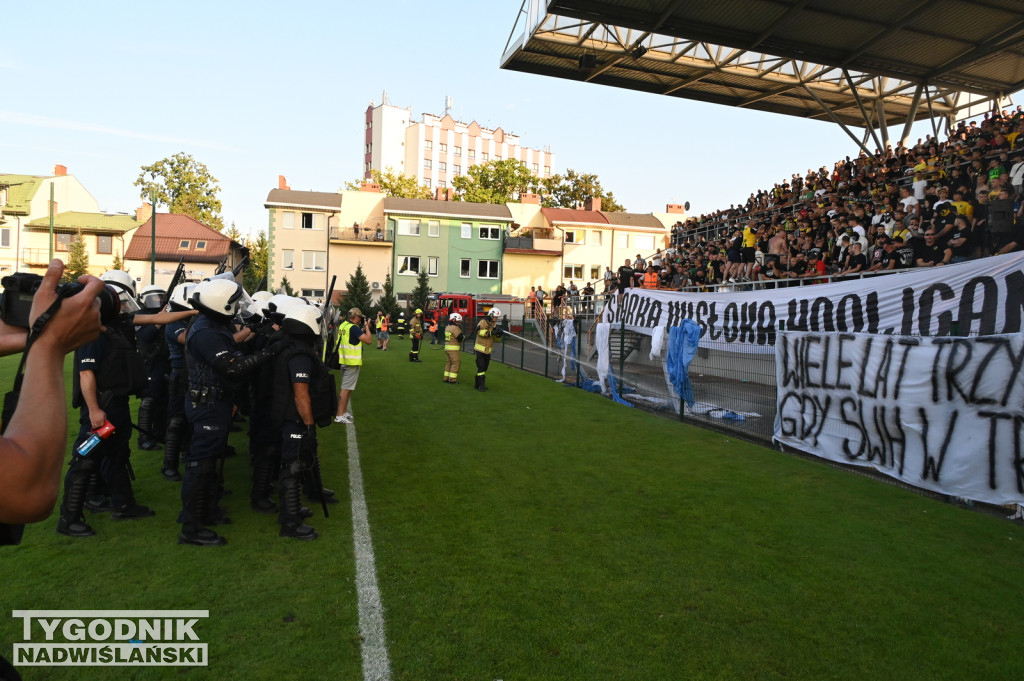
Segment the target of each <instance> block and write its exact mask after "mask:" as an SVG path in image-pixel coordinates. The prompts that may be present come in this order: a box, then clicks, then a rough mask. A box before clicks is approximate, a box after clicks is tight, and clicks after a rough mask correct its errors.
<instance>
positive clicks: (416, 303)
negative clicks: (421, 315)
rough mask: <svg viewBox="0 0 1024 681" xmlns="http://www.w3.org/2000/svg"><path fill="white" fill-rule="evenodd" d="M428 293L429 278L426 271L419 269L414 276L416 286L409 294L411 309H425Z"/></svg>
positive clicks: (428, 298) (429, 291)
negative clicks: (417, 273)
mask: <svg viewBox="0 0 1024 681" xmlns="http://www.w3.org/2000/svg"><path fill="white" fill-rule="evenodd" d="M430 294H431V290H430V279H429V278H428V277H427V271H426V270H420V273H419V275H418V276H417V277H416V288H414V289H413V290H412V294H410V296H409V304H410V305H411V306H412V309H414V310H425V309H427V301H428V300H430Z"/></svg>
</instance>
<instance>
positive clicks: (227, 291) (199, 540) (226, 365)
mask: <svg viewBox="0 0 1024 681" xmlns="http://www.w3.org/2000/svg"><path fill="white" fill-rule="evenodd" d="M242 296H243V290H242V287H241V286H239V285H238V284H237V283H236V282H235V281H233V280H229V279H211V280H209V281H204V282H202V283H200V284H198V285H197V286H196V288H195V291H194V292H193V293H192V297H191V303H192V306H193V307H194V308H196V309H197V310H198V311H199V315H198V316H197V317H196V319H195V321H194V322H193V323H192V324H191V326H189V329H188V332H187V335H186V339H185V366H186V369H187V371H188V394H187V395H186V397H185V417H186V418H187V419H188V422H189V424H190V425H191V427H192V442H191V445H190V447H189V450H188V452H187V453H186V456H185V460H186V464H185V480H184V482H183V483H182V486H181V503H182V514H181V521H182V527H181V533H180V534H179V535H178V543H179V544H195V545H198V546H221V545H223V544H225V543H227V542H226V540H225V539H224V538H223V537H221V536H220V535H219V534H217V533H216V532H215V531H213V530H211V529H209V528H208V527H206V525H208V524H210V523H211V521H214V520H218V519H216V518H214V516H213V509H214V507H215V504H216V501H217V495H218V492H219V480H218V477H217V469H216V466H217V460H218V458H220V457H221V456H223V454H224V450H225V447H227V441H228V434H229V431H230V428H231V414H232V402H231V396H232V394H233V393H234V387H235V381H236V380H237V379H239V378H240V377H242V376H244V375H245V374H247V373H249V372H251V371H252V370H253V369H255V368H256V367H258V366H259V365H261V364H263V363H264V362H267V361H268V360H270V359H271V358H272V357H273V356H274V354H275V353H276V352H277V351H278V350H280V349H281V348H282V347H283V345H282V344H281V343H280V342H279V343H278V344H274V343H272V344H271V345H270V346H268V347H267V348H264V349H262V350H258V351H257V352H255V353H253V354H251V355H249V356H244V355H242V353H241V352H239V351H238V349H237V347H236V345H235V328H234V324H233V322H232V320H233V319H234V317H235V315H236V314H237V313H238V309H239V305H240V300H241V299H242ZM219 521H220V522H226V519H219Z"/></svg>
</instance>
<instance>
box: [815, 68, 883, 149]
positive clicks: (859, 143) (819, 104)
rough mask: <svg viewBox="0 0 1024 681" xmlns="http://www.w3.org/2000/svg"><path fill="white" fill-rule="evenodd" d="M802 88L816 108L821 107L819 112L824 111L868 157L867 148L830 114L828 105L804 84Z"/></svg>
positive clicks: (830, 110)
mask: <svg viewBox="0 0 1024 681" xmlns="http://www.w3.org/2000/svg"><path fill="white" fill-rule="evenodd" d="M803 86H804V90H806V91H807V94H809V95H810V96H811V97H813V98H814V101H816V102H817V103H818V106H820V107H821V110H822V111H824V112H825V113H826V114H827V115H828V117H829V118H831V119H832V122H833V123H835V124H836V125H838V126H839V127H840V128H842V129H843V132H845V133H846V134H847V135H849V136H850V139H852V140H853V141H854V143H856V145H857V146H858V147H860V148H861V149H862V150H863V151H864V153H865V154H867V155H868V156H870V155H871V152H870V151H868V148H867V147H866V146H864V143H863V142H861V141H860V140H859V139H857V136H856V135H854V134H853V133H852V132H851V131H850V129H849V128H848V127H846V124H845V123H843V122H842V121H841V120H839V117H838V116H836V115H835V114H834V113H832V109H830V108H828V104H826V103H825V102H823V101H822V100H821V97H819V96H818V93H816V92H815V91H814V90H812V89H811V88H809V87H807V84H806V83H804V84H803Z"/></svg>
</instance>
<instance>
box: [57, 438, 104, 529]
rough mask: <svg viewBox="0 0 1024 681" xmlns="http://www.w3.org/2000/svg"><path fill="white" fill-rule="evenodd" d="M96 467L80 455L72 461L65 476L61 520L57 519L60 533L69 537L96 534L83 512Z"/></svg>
mask: <svg viewBox="0 0 1024 681" xmlns="http://www.w3.org/2000/svg"><path fill="white" fill-rule="evenodd" d="M94 467H95V464H94V462H92V461H87V460H86V459H83V458H82V457H78V456H76V457H74V460H73V461H72V462H71V468H70V469H69V470H68V474H67V476H66V477H65V478H64V499H63V500H62V501H61V504H60V520H58V521H57V533H58V534H63V535H66V536H68V537H91V536H92V535H94V534H96V532H95V531H93V529H92V528H91V527H90V526H89V524H88V523H87V522H85V517H84V515H83V514H82V509H83V508H84V507H85V494H86V491H87V489H88V487H89V476H90V474H91V473H92V469H93V468H94Z"/></svg>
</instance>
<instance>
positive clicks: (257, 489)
mask: <svg viewBox="0 0 1024 681" xmlns="http://www.w3.org/2000/svg"><path fill="white" fill-rule="evenodd" d="M278 465H279V464H278V460H277V456H275V455H274V453H272V452H270V451H264V452H262V454H261V456H259V457H258V458H257V459H256V461H255V462H254V463H253V469H252V494H251V495H250V497H249V506H250V507H252V510H254V511H256V512H258V513H273V512H275V511H276V510H277V504H275V503H274V501H273V500H272V499H271V498H270V492H271V490H272V489H273V484H272V481H273V479H274V477H275V474H276V473H277V468H278Z"/></svg>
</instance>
